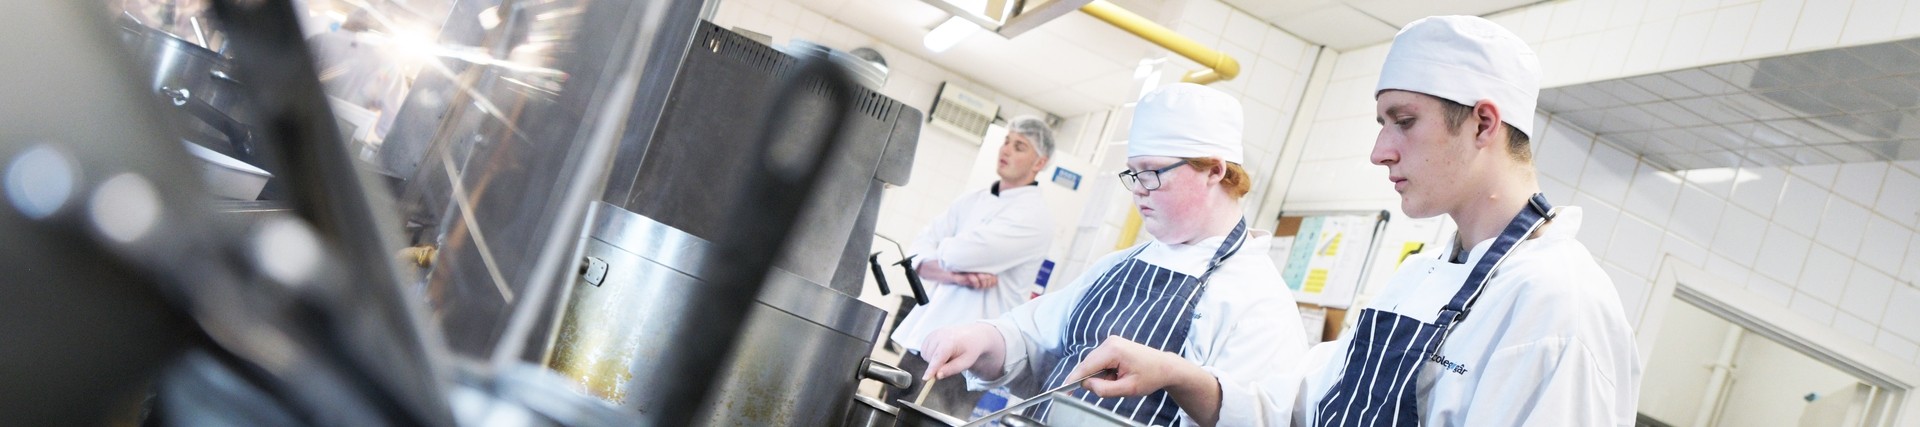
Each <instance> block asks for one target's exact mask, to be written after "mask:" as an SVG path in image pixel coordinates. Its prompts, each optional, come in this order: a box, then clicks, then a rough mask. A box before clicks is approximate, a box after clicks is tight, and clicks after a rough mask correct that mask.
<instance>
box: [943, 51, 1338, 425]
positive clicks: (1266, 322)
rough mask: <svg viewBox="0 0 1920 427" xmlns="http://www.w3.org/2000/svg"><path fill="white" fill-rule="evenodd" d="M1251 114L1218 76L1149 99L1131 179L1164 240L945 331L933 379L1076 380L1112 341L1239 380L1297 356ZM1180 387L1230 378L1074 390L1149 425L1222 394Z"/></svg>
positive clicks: (977, 384) (1132, 147)
mask: <svg viewBox="0 0 1920 427" xmlns="http://www.w3.org/2000/svg"><path fill="white" fill-rule="evenodd" d="M1242 122H1243V117H1242V113H1241V108H1240V103H1239V101H1236V100H1234V99H1233V97H1232V96H1229V95H1227V94H1226V93H1223V92H1220V91H1217V90H1214V89H1211V88H1208V87H1205V86H1200V85H1194V84H1185V83H1181V84H1175V85H1171V86H1167V87H1164V88H1161V89H1159V90H1155V91H1153V92H1150V93H1148V94H1147V95H1145V96H1143V97H1141V99H1140V102H1139V103H1138V104H1137V105H1136V108H1135V111H1134V120H1133V125H1132V128H1131V129H1130V140H1129V141H1128V142H1127V155H1128V158H1127V169H1128V170H1127V171H1126V172H1122V173H1120V176H1119V179H1120V180H1121V183H1122V184H1124V185H1125V186H1126V189H1127V190H1128V191H1129V192H1131V193H1132V194H1133V200H1134V202H1135V203H1136V204H1138V205H1139V209H1140V216H1141V218H1142V219H1143V220H1144V221H1143V227H1144V228H1145V229H1146V231H1147V232H1148V233H1149V234H1151V235H1152V237H1153V238H1152V239H1151V240H1149V241H1147V242H1145V243H1141V244H1138V245H1135V246H1133V247H1131V248H1127V249H1124V250H1120V251H1117V252H1114V253H1112V254H1109V255H1107V256H1106V257H1103V258H1101V259H1100V260H1098V261H1095V262H1094V264H1093V265H1092V266H1090V267H1089V268H1088V269H1087V270H1086V271H1087V273H1086V274H1084V275H1082V276H1080V277H1079V278H1078V279H1076V280H1074V281H1073V282H1071V283H1070V284H1068V285H1067V286H1065V287H1063V288H1060V289H1057V290H1053V291H1050V292H1048V293H1047V294H1046V295H1043V296H1041V297H1040V298H1039V299H1036V300H1033V301H1032V302H1029V303H1027V304H1024V305H1021V306H1020V307H1017V308H1015V309H1014V310H1013V311H1011V312H1009V313H1007V314H1004V315H1001V316H1000V317H998V318H995V319H990V320H986V321H981V322H971V323H967V324H962V325H957V326H953V327H948V328H944V329H941V330H939V331H935V332H934V333H933V334H931V335H929V336H928V337H927V340H926V341H925V342H924V343H923V347H922V348H921V356H923V357H925V358H926V360H927V361H928V362H929V365H928V368H927V370H926V373H925V374H923V375H924V376H926V377H930V378H947V377H951V376H953V375H955V374H961V373H964V374H965V377H966V379H967V382H968V385H969V386H970V388H973V389H985V388H990V387H994V386H997V385H1001V384H1006V383H1009V382H1012V381H1014V380H1017V379H1020V378H1022V377H1027V376H1036V377H1037V378H1039V379H1041V381H1040V383H1041V385H1042V386H1043V387H1046V388H1052V387H1054V386H1058V385H1061V384H1063V383H1065V382H1067V381H1071V380H1073V379H1071V378H1068V377H1067V374H1068V373H1069V372H1070V371H1071V370H1072V369H1073V368H1074V366H1076V365H1078V364H1079V363H1080V362H1081V361H1082V360H1083V359H1084V358H1085V357H1086V356H1087V354H1088V353H1089V352H1090V351H1092V350H1093V349H1094V348H1096V347H1099V346H1101V345H1102V344H1107V345H1134V346H1142V347H1147V348H1152V349H1154V350H1158V351H1161V352H1166V353H1167V354H1170V355H1178V356H1179V357H1181V358H1183V359H1184V360H1186V361H1188V362H1191V366H1194V367H1196V369H1202V370H1205V371H1206V372H1211V373H1214V374H1217V375H1221V376H1224V377H1230V378H1231V377H1256V376H1258V375H1260V374H1261V373H1262V372H1266V371H1268V370H1271V369H1274V367H1275V366H1276V364H1278V363H1286V362H1288V361H1293V360H1297V359H1298V358H1299V357H1300V356H1302V355H1303V354H1304V353H1305V352H1306V348H1307V345H1306V337H1305V336H1304V332H1303V330H1302V327H1301V325H1300V316H1299V312H1298V309H1297V308H1295V306H1294V301H1293V297H1292V294H1290V293H1289V292H1288V290H1287V286H1286V284H1285V282H1283V281H1282V279H1281V278H1280V272H1279V270H1278V269H1277V268H1275V266H1274V264H1273V261H1272V260H1271V259H1269V258H1268V257H1267V248H1268V245H1269V244H1270V243H1271V240H1272V239H1271V235H1270V233H1268V232H1267V231H1263V230H1253V229H1250V228H1248V226H1247V221H1246V220H1245V219H1244V218H1243V217H1242V212H1243V208H1242V205H1241V203H1242V202H1241V199H1242V198H1243V197H1244V196H1245V195H1246V193H1247V191H1248V189H1249V186H1250V184H1251V183H1252V178H1251V177H1250V176H1249V175H1248V174H1247V172H1246V170H1245V169H1243V168H1242V167H1241V166H1240V163H1241V162H1242V153H1241V124H1242ZM1180 387H1218V385H1217V384H1212V383H1204V382H1199V381H1196V382H1194V384H1175V385H1172V386H1169V387H1167V390H1160V391H1155V392H1152V393H1149V394H1145V395H1143V396H1135V397H1127V398H1105V399H1103V398H1100V397H1099V396H1096V395H1093V394H1091V393H1090V392H1087V391H1084V390H1081V391H1076V392H1074V393H1073V394H1074V396H1075V397H1079V398H1081V399H1083V400H1086V401H1087V402H1090V403H1093V404H1095V405H1098V406H1100V407H1102V408H1106V409H1108V410H1111V411H1113V412H1115V413H1118V414H1119V415H1121V416H1123V417H1128V418H1131V419H1133V420H1134V421H1136V422H1140V423H1143V424H1148V425H1173V424H1174V423H1183V424H1192V423H1193V422H1194V420H1193V419H1191V418H1190V417H1188V416H1187V415H1186V414H1185V413H1184V412H1181V410H1180V408H1181V407H1183V406H1194V407H1205V406H1206V405H1205V403H1204V402H1179V401H1176V398H1175V396H1185V395H1200V396H1205V395H1217V393H1213V394H1208V393H1169V391H1178V389H1179V388H1180ZM1215 405H1217V404H1215ZM1050 409H1051V405H1050V403H1042V404H1040V405H1037V406H1035V407H1033V408H1032V409H1030V410H1029V412H1028V414H1029V415H1031V416H1034V417H1037V418H1041V419H1045V418H1046V417H1047V415H1048V412H1049V411H1050ZM1209 418H1210V417H1209Z"/></svg>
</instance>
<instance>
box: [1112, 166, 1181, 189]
mask: <svg viewBox="0 0 1920 427" xmlns="http://www.w3.org/2000/svg"><path fill="white" fill-rule="evenodd" d="M1186 165H1187V162H1186V161H1184V160H1182V161H1180V162H1176V163H1174V164H1171V165H1167V167H1164V168H1159V169H1154V170H1150V171H1139V172H1134V171H1121V172H1120V184H1121V185H1125V186H1126V187H1127V190H1128V191H1153V190H1158V189H1160V174H1163V173H1167V171H1170V170H1173V168H1177V167H1181V166H1186Z"/></svg>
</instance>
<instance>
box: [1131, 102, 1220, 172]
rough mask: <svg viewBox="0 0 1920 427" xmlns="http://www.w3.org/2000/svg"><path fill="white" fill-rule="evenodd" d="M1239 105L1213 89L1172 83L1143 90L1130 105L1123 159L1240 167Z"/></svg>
mask: <svg viewBox="0 0 1920 427" xmlns="http://www.w3.org/2000/svg"><path fill="white" fill-rule="evenodd" d="M1245 120H1246V118H1245V116H1244V114H1243V113H1241V111H1240V101H1239V100H1236V99H1233V96H1232V95H1228V94H1227V93H1226V92H1221V91H1219V90H1216V89H1214V88H1210V87H1206V86H1201V85H1197V84H1192V83H1175V84H1171V85H1167V86H1165V87H1161V88H1159V89H1155V90H1154V91H1152V92H1147V95H1146V96H1142V97H1140V102H1138V103H1136V104H1134V107H1133V126H1132V127H1130V128H1128V131H1127V134H1128V138H1127V157H1134V156H1167V157H1182V158H1192V157H1219V158H1220V159H1221V160H1226V161H1229V162H1233V163H1242V164H1244V163H1245V161H1244V160H1245V159H1243V157H1244V156H1243V154H1242V151H1241V147H1240V139H1241V132H1242V126H1243V123H1244V122H1245Z"/></svg>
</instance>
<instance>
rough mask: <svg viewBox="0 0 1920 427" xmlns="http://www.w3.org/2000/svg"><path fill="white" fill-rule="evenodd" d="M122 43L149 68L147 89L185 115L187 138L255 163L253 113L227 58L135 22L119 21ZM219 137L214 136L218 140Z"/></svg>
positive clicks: (184, 124) (178, 113) (184, 122)
mask: <svg viewBox="0 0 1920 427" xmlns="http://www.w3.org/2000/svg"><path fill="white" fill-rule="evenodd" d="M120 30H121V33H120V36H121V41H122V42H125V43H126V45H127V47H128V49H131V51H132V53H133V54H134V57H135V59H136V60H138V61H139V63H140V64H141V65H144V66H146V67H147V70H148V71H150V72H151V74H150V78H149V79H148V81H147V83H148V85H147V90H149V91H151V92H150V93H152V94H153V96H155V97H158V98H160V99H162V100H163V101H165V102H166V105H171V106H174V107H176V108H177V109H178V111H177V112H176V114H175V115H184V116H189V117H191V119H183V120H182V124H183V126H185V127H186V128H187V130H189V131H190V133H189V139H193V140H195V142H199V143H201V145H203V146H206V147H208V148H211V149H214V150H215V151H219V152H221V153H222V154H226V155H228V156H232V157H234V158H238V159H241V160H244V161H246V162H248V163H254V164H255V165H258V164H257V163H256V162H255V161H254V159H253V157H254V150H253V145H252V144H253V142H252V139H253V138H252V132H251V131H250V130H249V127H248V125H247V123H252V121H253V112H252V109H251V108H250V107H248V106H247V105H246V100H245V92H244V91H245V88H244V87H243V86H241V84H240V82H239V80H236V79H234V78H233V77H232V75H231V74H229V73H230V69H231V67H232V65H231V61H229V60H228V59H227V58H226V57H225V56H222V55H220V54H219V53H218V52H214V51H211V50H207V48H204V47H201V46H200V45H197V44H193V42H189V41H186V40H182V39H180V38H179V37H175V36H174V35H172V34H169V33H167V32H165V31H160V30H157V29H153V28H149V27H146V26H143V25H140V24H137V23H133V22H122V23H121V25H120ZM216 139H217V140H216Z"/></svg>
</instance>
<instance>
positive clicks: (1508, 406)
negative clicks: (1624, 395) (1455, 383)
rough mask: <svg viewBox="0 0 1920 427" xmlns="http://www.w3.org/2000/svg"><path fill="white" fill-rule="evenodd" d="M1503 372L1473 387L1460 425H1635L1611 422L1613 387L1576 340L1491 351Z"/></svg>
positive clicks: (1628, 421) (1490, 363) (1493, 361)
mask: <svg viewBox="0 0 1920 427" xmlns="http://www.w3.org/2000/svg"><path fill="white" fill-rule="evenodd" d="M1487 363H1488V366H1499V367H1501V370H1502V372H1501V374H1500V375H1488V376H1485V377H1484V378H1482V379H1481V380H1480V383H1479V384H1478V385H1476V386H1475V387H1474V389H1475V390H1474V395H1473V398H1472V400H1470V401H1469V402H1468V403H1467V405H1466V407H1465V408H1464V411H1463V412H1464V414H1462V416H1461V417H1460V418H1462V419H1463V421H1462V422H1461V425H1510V426H1522V425H1524V426H1606V425H1633V422H1634V420H1632V419H1625V420H1621V419H1615V418H1614V417H1615V415H1616V412H1617V411H1615V410H1614V408H1616V407H1618V406H1619V405H1620V404H1621V402H1615V401H1614V397H1615V396H1616V394H1615V393H1614V387H1615V384H1614V383H1613V376H1611V375H1607V374H1606V373H1605V371H1604V369H1602V366H1603V365H1602V364H1600V363H1596V362H1595V360H1594V357H1593V354H1592V353H1591V352H1590V349H1589V348H1587V346H1585V345H1584V344H1582V343H1581V342H1580V341H1579V340H1576V339H1574V338H1567V337H1556V338H1548V339H1544V340H1541V341H1536V342H1533V343H1528V344H1524V345H1519V346H1514V347H1508V348H1503V349H1500V350H1499V351H1496V352H1494V354H1493V358H1492V359H1491V360H1489V361H1488V362H1487Z"/></svg>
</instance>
